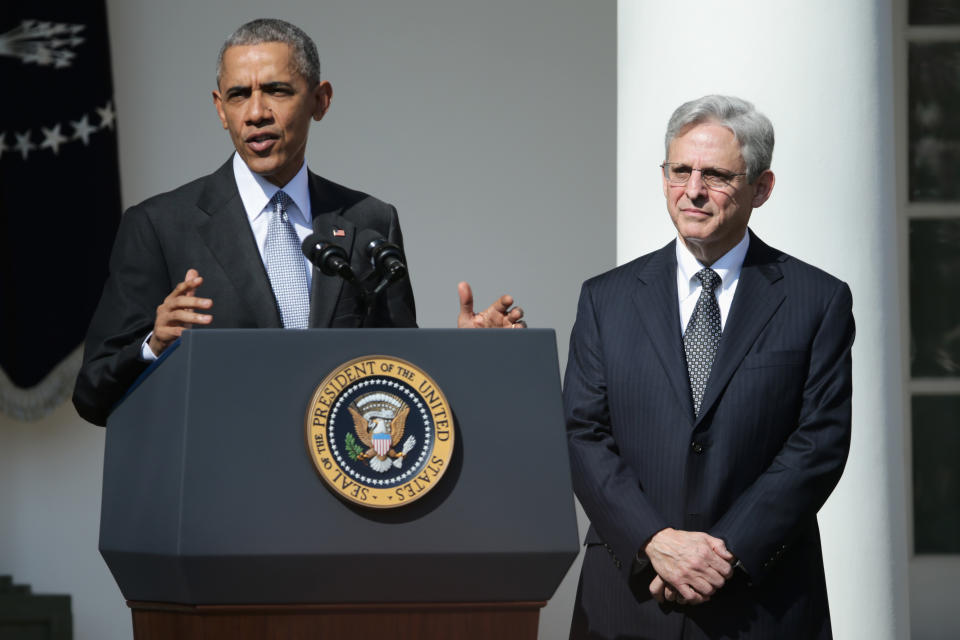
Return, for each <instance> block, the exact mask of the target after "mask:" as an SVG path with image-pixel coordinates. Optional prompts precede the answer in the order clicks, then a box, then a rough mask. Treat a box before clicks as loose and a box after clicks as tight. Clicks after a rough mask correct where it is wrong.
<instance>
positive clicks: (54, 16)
mask: <svg viewBox="0 0 960 640" xmlns="http://www.w3.org/2000/svg"><path fill="white" fill-rule="evenodd" d="M108 45H109V43H108V39H107V18H106V8H105V5H104V0H94V1H85V0H72V1H69V2H67V1H61V2H43V1H41V2H14V3H7V6H5V8H4V10H3V11H2V12H0V83H2V86H3V91H2V94H3V97H2V99H0V116H2V117H0V369H2V371H0V410H3V411H4V412H5V413H7V414H8V415H12V416H15V417H18V418H21V419H35V418H38V417H40V416H42V415H44V414H45V413H47V412H48V411H50V410H51V409H52V408H53V407H55V406H56V405H57V404H59V403H60V402H62V401H63V400H64V399H66V398H67V397H69V395H70V392H71V390H72V387H73V381H74V379H75V377H76V372H77V369H78V368H79V363H80V344H81V343H82V341H83V336H84V334H85V333H86V329H87V325H88V324H89V322H90V317H91V316H92V314H93V310H94V307H95V306H96V304H97V301H98V299H99V298H100V292H101V290H102V288H103V283H104V281H105V280H106V276H107V260H108V257H109V252H110V247H111V246H112V244H113V238H114V235H115V234H116V230H117V225H118V224H119V222H120V213H121V212H120V184H119V171H118V163H117V134H116V108H115V107H116V105H115V103H114V99H113V83H112V82H111V78H110V50H109V46H108Z"/></svg>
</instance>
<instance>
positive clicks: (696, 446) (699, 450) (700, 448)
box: [690, 442, 703, 453]
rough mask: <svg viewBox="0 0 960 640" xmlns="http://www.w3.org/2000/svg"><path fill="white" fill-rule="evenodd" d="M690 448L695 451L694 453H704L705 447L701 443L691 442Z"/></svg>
mask: <svg viewBox="0 0 960 640" xmlns="http://www.w3.org/2000/svg"><path fill="white" fill-rule="evenodd" d="M690 448H691V449H693V452H694V453H703V445H702V444H700V443H699V442H691V443H690Z"/></svg>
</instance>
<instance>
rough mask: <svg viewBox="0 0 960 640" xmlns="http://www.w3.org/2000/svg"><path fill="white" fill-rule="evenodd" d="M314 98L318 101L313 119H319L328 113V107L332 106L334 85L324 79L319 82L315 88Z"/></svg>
mask: <svg viewBox="0 0 960 640" xmlns="http://www.w3.org/2000/svg"><path fill="white" fill-rule="evenodd" d="M313 99H314V100H315V101H316V103H315V104H316V106H315V108H314V110H313V119H314V120H317V121H319V120H321V119H322V118H323V116H325V115H326V113H327V109H329V108H330V101H331V100H333V87H332V86H331V85H330V83H329V82H327V81H326V80H324V81H323V82H321V83H320V84H318V85H317V86H316V87H315V88H314V90H313Z"/></svg>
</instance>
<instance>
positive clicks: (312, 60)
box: [217, 18, 320, 88]
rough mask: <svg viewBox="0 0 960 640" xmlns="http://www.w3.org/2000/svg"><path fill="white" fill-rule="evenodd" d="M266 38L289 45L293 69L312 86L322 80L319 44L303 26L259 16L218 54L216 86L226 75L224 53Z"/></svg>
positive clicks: (241, 29) (231, 38) (231, 39)
mask: <svg viewBox="0 0 960 640" xmlns="http://www.w3.org/2000/svg"><path fill="white" fill-rule="evenodd" d="M264 42H282V43H284V44H288V45H290V49H291V52H292V59H291V64H292V65H293V70H294V71H295V72H297V73H298V74H299V75H300V76H301V77H302V78H304V79H305V80H306V81H307V84H309V85H310V88H313V87H315V86H317V85H318V84H320V56H319V54H317V45H315V44H314V43H313V40H311V39H310V36H308V35H307V34H306V33H304V32H303V29H301V28H300V27H298V26H296V25H293V24H290V23H289V22H286V21H284V20H277V19H275V18H260V19H259V20H251V21H250V22H248V23H246V24H245V25H242V26H241V27H240V28H239V29H237V30H236V31H234V32H233V33H232V34H230V37H229V38H227V40H226V42H224V43H223V46H222V47H220V53H219V54H218V55H217V87H219V86H220V76H222V75H223V54H224V53H226V51H227V49H229V48H230V47H240V46H247V45H253V44H263V43H264Z"/></svg>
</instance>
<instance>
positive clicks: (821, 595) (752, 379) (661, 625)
mask: <svg viewBox="0 0 960 640" xmlns="http://www.w3.org/2000/svg"><path fill="white" fill-rule="evenodd" d="M676 268H677V261H676V253H675V248H674V243H673V242H671V243H670V244H669V245H667V246H666V247H664V248H663V249H661V250H659V251H656V252H654V253H651V254H648V255H646V256H643V257H641V258H638V259H637V260H634V261H633V262H630V263H628V264H626V265H623V266H621V267H619V268H617V269H614V270H612V271H610V272H608V273H605V274H603V275H600V276H597V277H595V278H593V279H591V280H588V281H587V282H586V283H585V284H584V286H583V290H582V292H581V296H580V303H579V308H578V311H577V320H576V325H575V326H574V329H573V333H572V335H571V338H570V356H569V360H568V362H567V371H566V377H565V384H564V405H565V412H566V419H567V430H568V435H569V444H570V456H571V464H572V470H573V480H574V488H575V490H576V493H577V496H578V497H579V499H580V502H581V504H582V505H583V508H584V510H585V511H586V513H587V515H588V516H589V517H590V520H591V522H592V525H591V527H590V530H589V532H588V535H587V541H586V543H587V547H588V548H587V551H586V556H585V559H584V566H583V572H582V574H581V584H580V590H579V593H578V597H577V605H576V610H575V614H574V624H573V628H572V636H573V637H596V638H699V637H707V638H728V637H730V638H733V637H736V638H778V639H783V638H798V639H801V638H802V639H804V640H808V639H810V638H817V637H829V636H830V633H831V632H830V618H829V611H828V608H827V599H826V589H825V586H824V579H823V560H822V557H821V551H820V539H819V533H818V529H817V519H816V515H817V511H818V510H819V509H820V507H821V505H822V504H823V503H824V501H825V500H826V498H827V496H828V495H829V494H830V492H831V491H832V490H833V488H834V486H835V485H836V483H837V481H838V480H839V479H840V474H841V472H842V471H843V466H844V464H845V462H846V458H847V452H848V449H849V443H850V396H851V381H850V348H851V346H852V344H853V337H854V324H853V316H852V313H851V304H852V301H851V296H850V290H849V288H848V287H847V285H846V284H844V283H843V282H840V281H839V280H837V279H836V278H834V277H832V276H830V275H828V274H826V273H824V272H823V271H820V270H819V269H816V268H814V267H812V266H810V265H807V264H804V263H803V262H801V261H799V260H797V259H795V258H792V257H790V256H788V255H786V254H784V253H782V252H780V251H777V250H776V249H772V248H770V247H768V246H767V245H765V244H764V243H763V242H761V241H760V240H759V239H758V238H757V237H756V236H754V235H752V232H751V237H750V248H749V250H748V253H747V256H746V260H745V262H744V265H743V270H742V272H741V275H740V281H739V284H738V285H737V290H736V294H735V296H734V300H733V304H732V306H731V309H730V314H729V316H728V318H727V321H726V324H725V326H724V330H723V334H722V336H721V339H720V346H719V350H718V353H717V355H716V358H715V361H714V364H713V369H712V371H711V374H710V379H709V381H708V383H707V388H706V391H705V394H704V398H703V408H702V411H701V415H700V417H699V418H695V417H694V414H693V405H692V402H691V399H690V385H689V379H688V376H687V371H686V365H685V360H684V355H683V345H682V334H681V328H680V317H679V311H678V300H677V288H676ZM666 527H673V528H676V529H685V530H692V531H705V532H707V533H709V534H710V535H713V536H716V537H718V538H721V539H723V540H724V541H725V543H726V545H727V547H728V548H729V549H730V551H731V552H732V553H734V554H735V555H736V556H737V557H738V558H739V559H740V561H741V562H742V563H743V567H744V569H745V571H741V570H740V569H738V570H737V572H736V574H735V576H734V577H733V578H732V579H731V580H729V581H728V582H727V584H726V585H724V587H723V588H722V589H721V590H720V591H719V592H718V593H717V594H716V595H714V597H713V598H712V599H711V600H710V601H709V602H707V603H705V604H702V605H698V606H686V607H684V606H679V605H676V606H674V605H664V606H663V607H661V606H659V605H658V604H657V603H656V601H654V600H653V599H652V598H651V596H650V595H649V592H648V590H647V589H648V585H649V583H650V581H651V580H652V579H653V577H654V573H653V571H652V569H651V568H650V567H649V563H648V562H647V561H646V560H645V559H636V556H637V552H638V551H639V550H640V549H641V547H642V546H643V544H644V543H645V542H646V541H647V540H648V539H649V538H650V537H651V536H653V534H655V533H656V532H657V531H659V530H661V529H663V528H666Z"/></svg>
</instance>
